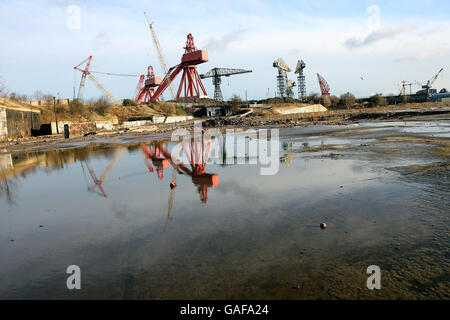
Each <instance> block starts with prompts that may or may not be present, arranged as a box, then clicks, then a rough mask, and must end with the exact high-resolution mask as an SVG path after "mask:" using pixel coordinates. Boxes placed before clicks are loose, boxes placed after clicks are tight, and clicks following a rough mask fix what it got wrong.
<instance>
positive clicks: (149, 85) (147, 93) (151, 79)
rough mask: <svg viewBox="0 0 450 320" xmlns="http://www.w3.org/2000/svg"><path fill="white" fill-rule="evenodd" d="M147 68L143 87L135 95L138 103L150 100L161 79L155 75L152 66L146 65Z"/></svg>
mask: <svg viewBox="0 0 450 320" xmlns="http://www.w3.org/2000/svg"><path fill="white" fill-rule="evenodd" d="M147 70H148V71H147V79H146V80H145V83H144V87H142V88H141V89H140V91H139V93H138V95H137V99H136V102H137V103H138V104H139V103H141V102H142V101H144V102H150V101H151V100H152V97H153V95H154V94H155V91H156V89H155V88H156V87H158V86H159V85H160V84H161V82H162V79H161V78H160V77H156V76H155V73H154V72H153V67H152V66H148V69H147Z"/></svg>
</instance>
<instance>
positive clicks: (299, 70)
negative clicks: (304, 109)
mask: <svg viewBox="0 0 450 320" xmlns="http://www.w3.org/2000/svg"><path fill="white" fill-rule="evenodd" d="M305 68H306V64H305V62H303V60H298V61H297V66H296V67H295V72H294V73H296V74H297V78H298V99H299V100H301V101H305V99H306V81H305V75H304V74H303V70H304V69H305Z"/></svg>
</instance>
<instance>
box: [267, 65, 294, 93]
mask: <svg viewBox="0 0 450 320" xmlns="http://www.w3.org/2000/svg"><path fill="white" fill-rule="evenodd" d="M272 66H273V67H274V68H277V69H278V75H277V88H278V94H279V96H280V97H281V98H284V97H286V95H287V94H286V85H287V82H288V79H287V72H291V69H290V68H289V67H288V66H287V64H286V62H284V60H283V59H281V58H278V59H277V60H275V61H274V62H273V64H272Z"/></svg>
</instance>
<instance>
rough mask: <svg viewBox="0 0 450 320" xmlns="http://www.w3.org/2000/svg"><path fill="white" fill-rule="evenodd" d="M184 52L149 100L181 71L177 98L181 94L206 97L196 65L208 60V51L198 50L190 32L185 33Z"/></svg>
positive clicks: (155, 97)
mask: <svg viewBox="0 0 450 320" xmlns="http://www.w3.org/2000/svg"><path fill="white" fill-rule="evenodd" d="M183 48H184V49H185V52H184V54H183V55H182V57H181V63H180V64H178V65H176V66H174V67H172V68H170V69H169V71H168V73H167V74H166V76H165V77H164V79H163V80H162V83H161V84H160V85H159V86H158V89H156V91H155V94H154V95H153V97H152V98H151V101H155V100H157V99H158V98H159V96H160V95H161V94H162V93H163V92H164V91H165V90H166V89H167V87H169V86H170V84H171V83H172V81H173V80H174V79H175V78H176V77H177V76H178V75H179V74H180V72H181V71H183V75H182V77H181V81H180V85H179V87H178V92H177V96H176V98H177V99H180V98H181V96H182V94H184V97H185V98H207V97H208V94H207V93H206V89H205V87H204V86H203V83H202V80H201V79H200V76H199V74H198V72H197V65H198V64H200V63H204V62H208V51H206V50H198V49H197V48H196V47H195V44H194V37H193V36H192V34H191V33H189V34H188V35H187V40H186V46H185V47H183Z"/></svg>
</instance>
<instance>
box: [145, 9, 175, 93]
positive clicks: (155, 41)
mask: <svg viewBox="0 0 450 320" xmlns="http://www.w3.org/2000/svg"><path fill="white" fill-rule="evenodd" d="M144 15H145V19H147V23H148V26H149V28H150V32H151V33H152V38H153V44H154V45H155V48H156V52H157V54H158V59H159V63H160V65H161V69H162V71H163V72H164V77H165V76H166V75H167V74H168V73H169V72H168V69H167V65H166V62H165V60H164V55H163V53H162V50H161V46H160V44H159V41H158V38H157V37H156V33H155V30H154V29H153V23H152V22H150V19H149V18H148V16H147V14H146V13H145V12H144ZM169 89H170V93H171V95H172V99H175V91H174V89H173V87H172V84H170V83H169Z"/></svg>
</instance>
